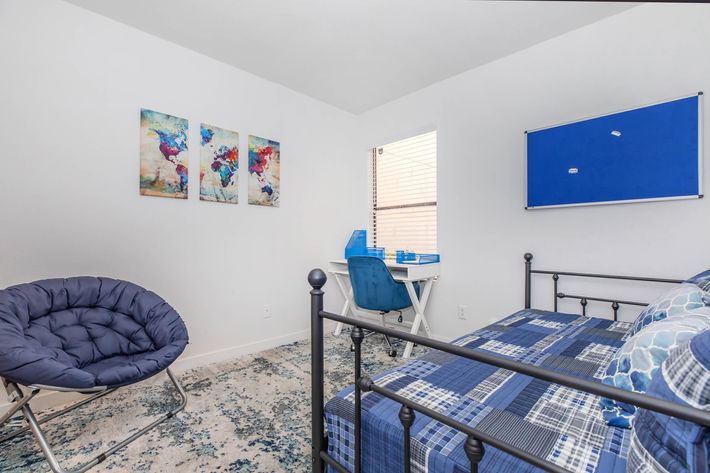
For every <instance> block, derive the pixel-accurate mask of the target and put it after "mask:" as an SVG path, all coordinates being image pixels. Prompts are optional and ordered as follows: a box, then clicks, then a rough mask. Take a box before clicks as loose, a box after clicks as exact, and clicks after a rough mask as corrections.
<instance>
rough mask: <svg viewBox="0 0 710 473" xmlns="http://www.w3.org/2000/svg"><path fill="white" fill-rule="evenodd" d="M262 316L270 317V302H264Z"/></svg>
mask: <svg viewBox="0 0 710 473" xmlns="http://www.w3.org/2000/svg"><path fill="white" fill-rule="evenodd" d="M264 318H265V319H270V318H271V304H264Z"/></svg>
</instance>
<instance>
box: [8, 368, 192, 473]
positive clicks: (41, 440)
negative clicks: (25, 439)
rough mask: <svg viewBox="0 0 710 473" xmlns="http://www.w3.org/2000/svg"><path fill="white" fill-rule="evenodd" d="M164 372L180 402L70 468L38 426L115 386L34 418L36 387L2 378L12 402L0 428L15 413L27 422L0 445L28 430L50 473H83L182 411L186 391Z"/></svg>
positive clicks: (171, 376) (168, 373) (37, 391)
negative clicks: (24, 389)
mask: <svg viewBox="0 0 710 473" xmlns="http://www.w3.org/2000/svg"><path fill="white" fill-rule="evenodd" d="M165 372H166V373H167V375H168V377H169V378H170V381H171V382H172V383H173V386H174V387H175V390H176V391H177V393H178V395H179V396H180V404H179V405H178V406H177V407H175V408H174V409H173V410H171V411H169V412H167V413H166V414H164V415H162V416H161V417H159V418H158V419H156V420H155V421H153V422H151V423H150V424H149V425H147V426H145V427H143V428H142V429H140V430H139V431H137V432H136V433H134V434H133V435H131V436H130V437H128V438H126V439H125V440H123V441H121V442H119V443H117V444H116V445H114V446H113V447H111V448H109V449H108V450H106V451H104V452H102V453H100V454H99V455H97V456H95V457H94V458H92V459H91V460H89V461H88V462H86V463H83V464H81V465H79V466H77V467H76V468H74V469H71V470H65V469H64V468H62V466H61V465H60V464H59V461H58V460H57V458H56V456H55V455H54V452H53V451H52V448H51V446H50V445H49V442H48V441H47V438H46V437H45V435H44V431H43V430H42V427H41V425H42V424H44V423H45V422H48V421H50V420H52V419H55V418H57V417H59V416H61V415H64V414H66V413H67V412H70V411H72V410H74V409H76V408H77V407H80V406H83V405H85V404H88V403H89V402H91V401H94V400H96V399H98V398H100V397H103V396H105V395H107V394H109V393H112V392H113V391H115V390H116V389H107V390H105V391H101V392H99V393H96V394H94V395H92V396H91V397H89V398H87V399H83V400H81V401H79V402H77V403H75V404H72V405H71V406H69V407H67V408H65V409H62V410H60V411H57V412H54V413H52V414H49V415H47V416H45V417H42V418H41V419H37V418H36V417H35V415H34V412H32V408H31V407H30V404H29V402H30V400H31V399H32V398H33V397H35V396H36V395H37V394H38V393H39V391H40V390H39V389H36V388H32V391H31V392H30V393H29V394H24V393H23V392H22V390H21V389H20V387H19V386H18V385H17V384H16V383H13V382H10V381H7V380H5V379H2V378H0V379H1V380H2V382H3V384H4V385H5V388H6V389H7V392H8V395H9V398H10V400H11V401H12V402H14V403H15V404H14V405H13V406H12V408H10V410H9V411H8V412H7V413H5V414H4V415H3V416H2V417H0V427H1V426H3V425H5V424H7V423H9V422H10V421H11V419H12V417H13V416H14V415H15V413H17V412H21V413H22V417H23V418H24V420H25V421H26V422H27V425H26V426H25V427H20V428H17V429H15V430H13V431H11V432H9V433H8V434H6V435H4V436H2V437H0V444H2V443H3V442H6V441H8V440H10V439H13V438H15V437H17V436H18V435H21V434H23V433H25V432H27V431H32V434H33V435H34V437H35V440H36V441H37V444H38V445H39V447H40V449H41V450H42V454H43V455H44V457H45V459H46V460H47V463H48V464H49V467H50V468H51V469H52V471H53V472H54V473H82V472H85V471H87V470H89V469H91V468H93V467H94V466H96V465H98V464H99V463H101V462H103V461H104V460H106V458H108V457H109V456H110V455H113V454H114V453H116V452H117V451H118V450H121V449H122V448H123V447H125V446H127V445H128V444H130V443H132V442H134V441H135V440H137V439H138V438H140V437H142V436H143V435H145V434H147V433H148V432H149V431H151V430H152V429H154V428H155V427H157V426H158V425H160V424H162V423H163V422H165V421H166V420H168V419H170V418H172V417H174V416H175V414H177V413H178V412H180V411H182V410H183V409H184V408H185V406H186V405H187V394H186V393H185V390H184V389H183V388H182V386H180V384H179V383H178V381H177V379H176V378H175V375H174V374H173V373H172V371H170V369H166V370H165Z"/></svg>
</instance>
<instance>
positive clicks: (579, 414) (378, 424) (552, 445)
mask: <svg viewBox="0 0 710 473" xmlns="http://www.w3.org/2000/svg"><path fill="white" fill-rule="evenodd" d="M630 327H631V324H630V323H626V322H614V321H611V320H605V319H598V318H593V317H583V316H579V315H571V314H562V313H557V312H547V311H542V310H532V309H525V310H522V311H519V312H516V313H515V314H513V315H510V316H509V317H506V318H505V319H503V320H501V321H499V322H498V323H496V324H493V325H490V326H488V327H485V328H482V329H480V330H477V331H475V332H473V333H470V334H468V335H465V336H463V337H460V338H458V339H456V340H454V341H453V342H452V343H453V344H455V345H460V346H464V347H467V348H471V349H475V350H480V351H487V352H489V353H493V354H495V355H498V356H503V357H508V358H511V359H515V360H518V361H521V362H524V363H529V364H533V365H537V366H541V367H544V368H548V369H553V370H555V371H558V372H561V373H567V374H571V375H575V376H580V377H583V378H587V379H593V378H596V379H599V378H601V377H602V376H603V375H604V370H605V369H606V367H607V365H608V363H609V361H610V360H611V358H612V356H613V355H614V353H615V352H616V351H617V350H618V349H619V348H620V347H621V345H623V341H624V340H625V338H626V337H627V333H628V331H629V329H630ZM373 379H374V380H375V382H376V383H377V384H379V385H382V386H385V387H387V388H388V389H390V390H393V391H395V392H397V393H398V394H400V395H402V396H405V397H408V398H410V399H413V400H416V402H418V403H420V404H423V405H425V406H427V407H429V408H431V409H434V410H437V411H440V412H442V413H444V414H446V415H447V416H449V417H452V418H454V419H456V420H458V421H460V422H463V423H465V424H468V425H470V426H472V427H476V428H478V429H480V430H483V431H485V432H487V433H489V434H491V435H493V436H495V437H497V438H499V439H501V440H504V441H506V442H508V443H511V444H513V445H515V446H517V447H519V448H521V449H523V450H525V451H527V452H529V453H530V454H532V455H535V456H537V457H540V458H544V459H546V460H548V461H550V462H552V463H555V464H557V465H560V466H561V467H563V468H565V469H567V470H570V471H574V472H577V471H579V472H599V473H601V472H604V473H611V472H623V471H625V469H626V457H627V455H628V448H629V441H630V436H631V430H628V429H623V428H619V427H613V426H609V425H607V424H606V423H605V422H604V419H603V418H602V414H601V410H600V408H599V396H595V395H592V394H587V393H582V392H580V391H577V390H574V389H570V388H565V387H562V386H559V385H556V384H553V383H549V382H547V381H542V380H538V379H534V378H531V377H529V376H525V375H521V374H517V373H514V372H511V371H508V370H504V369H499V368H496V367H493V366H490V365H486V364H483V363H479V362H475V361H472V360H467V359H463V358H460V357H456V356H454V355H449V354H447V353H443V352H440V351H431V352H429V353H427V354H426V355H424V356H422V357H421V358H418V359H416V360H413V361H410V362H408V363H406V364H404V365H402V366H400V367H397V368H395V369H392V370H389V371H387V372H384V373H382V374H379V375H377V376H375V377H373ZM353 396H354V395H353V387H352V386H350V387H348V388H346V389H344V390H343V391H341V392H340V393H339V394H338V395H337V396H336V397H335V398H333V399H332V400H330V401H329V402H328V403H327V404H326V408H325V409H326V422H327V429H328V452H329V453H330V455H331V456H333V457H334V458H335V459H336V460H338V461H339V462H340V463H341V464H342V465H344V466H346V467H348V469H349V470H350V471H352V470H353V445H354V434H353V432H354V430H353V429H354V427H353V419H354V417H353V411H354V404H353ZM362 407H363V416H362V420H363V426H362V427H363V430H362V432H363V436H362V446H363V449H362V451H363V457H362V466H363V472H365V473H390V472H398V471H402V467H403V459H402V435H403V433H402V427H401V424H400V422H399V418H398V413H399V408H400V405H399V404H397V403H396V402H394V401H391V400H389V399H387V398H385V397H383V396H381V395H379V394H376V393H365V394H364V396H363V399H362ZM411 433H412V470H413V471H415V472H429V473H463V472H468V471H470V466H469V462H468V459H467V458H466V455H465V453H464V451H463V443H464V441H465V439H466V437H465V435H464V434H462V433H460V432H458V431H456V430H454V429H451V428H449V427H447V426H445V425H443V424H441V423H439V422H437V421H433V420H432V419H431V418H429V417H426V416H424V415H423V414H420V413H417V414H416V419H415V422H414V424H413V426H412V429H411ZM480 469H481V471H490V472H495V473H513V472H515V473H519V472H538V471H540V470H539V469H537V468H535V467H532V466H530V465H529V464H528V463H526V462H524V461H523V460H519V459H517V458H515V457H512V456H510V455H508V454H506V453H503V452H501V451H499V450H497V449H495V448H493V447H490V446H486V454H485V456H484V459H483V461H482V462H481V465H480Z"/></svg>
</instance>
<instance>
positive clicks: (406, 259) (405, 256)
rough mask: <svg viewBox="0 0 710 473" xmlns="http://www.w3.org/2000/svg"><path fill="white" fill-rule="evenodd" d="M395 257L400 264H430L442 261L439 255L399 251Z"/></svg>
mask: <svg viewBox="0 0 710 473" xmlns="http://www.w3.org/2000/svg"><path fill="white" fill-rule="evenodd" d="M395 255H396V261H397V263H399V264H429V263H439V262H440V261H441V256H440V255H439V254H438V253H413V252H409V251H402V250H397V252H396V253H395Z"/></svg>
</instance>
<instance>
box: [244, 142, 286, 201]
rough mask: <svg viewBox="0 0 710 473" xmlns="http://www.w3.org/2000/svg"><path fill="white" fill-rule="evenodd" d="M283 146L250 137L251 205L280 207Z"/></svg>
mask: <svg viewBox="0 0 710 473" xmlns="http://www.w3.org/2000/svg"><path fill="white" fill-rule="evenodd" d="M280 148H281V145H280V144H279V142H278V141H272V140H268V139H266V138H259V137H258V136H251V135H249V203H250V204H252V205H265V206H269V207H278V206H279V200H280V194H281V151H280Z"/></svg>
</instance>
